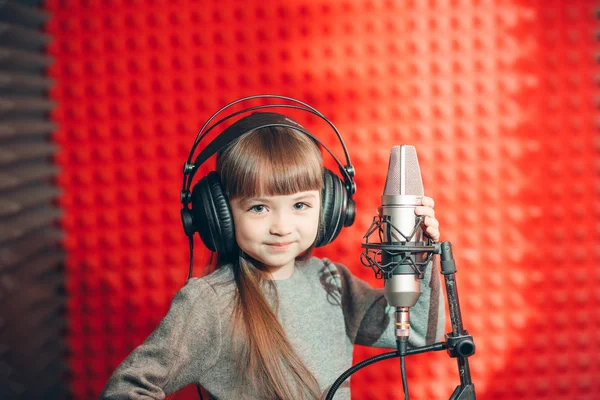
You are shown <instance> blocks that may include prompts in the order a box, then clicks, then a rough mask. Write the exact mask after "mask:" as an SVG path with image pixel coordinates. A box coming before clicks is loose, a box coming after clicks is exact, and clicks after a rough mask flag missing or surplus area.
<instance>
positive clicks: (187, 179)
mask: <svg viewBox="0 0 600 400" xmlns="http://www.w3.org/2000/svg"><path fill="white" fill-rule="evenodd" d="M257 98H267V99H268V98H276V99H284V100H289V101H292V102H296V103H298V104H301V105H302V106H295V105H290V104H270V105H262V106H255V107H249V108H245V109H243V110H241V111H238V112H235V113H233V114H230V115H228V116H226V117H225V118H223V119H221V120H219V121H217V122H216V123H214V124H213V125H212V126H210V127H209V128H208V129H206V127H207V126H208V124H209V123H210V122H211V121H212V120H213V119H214V118H215V117H216V116H217V115H218V114H220V113H221V112H223V111H224V110H225V109H227V108H229V107H231V106H233V105H235V104H237V103H240V102H243V101H247V100H252V99H257ZM264 108H293V109H298V110H302V111H305V112H308V113H311V114H313V115H316V116H318V117H319V118H321V119H323V120H324V121H325V122H327V123H328V124H329V125H330V126H331V127H332V129H333V130H334V131H335V133H336V135H337V137H338V139H339V140H340V144H341V145H342V148H343V150H344V155H345V157H346V161H347V165H346V166H344V165H343V164H342V163H341V162H340V160H339V159H338V158H337V157H336V156H335V155H334V154H333V152H332V151H331V150H329V148H327V146H325V145H324V144H323V143H322V142H321V141H320V140H319V139H317V138H316V137H315V136H314V135H313V134H311V133H310V132H308V131H307V130H306V129H305V128H304V127H303V126H302V125H300V124H299V123H298V122H296V121H294V120H293V119H291V118H290V117H287V116H285V115H282V114H278V113H274V112H260V113H258V112H256V113H253V114H251V115H249V116H247V117H245V118H242V119H240V120H239V121H236V122H235V123H234V124H232V125H231V126H229V127H228V128H227V129H225V130H224V131H223V132H221V133H220V134H219V135H218V136H217V137H216V138H214V139H213V140H212V141H211V142H209V143H208V145H206V147H205V148H204V149H203V150H202V151H201V152H200V154H199V155H198V156H197V157H196V159H195V160H194V162H193V163H192V162H191V161H192V157H193V154H194V151H195V149H196V147H197V146H198V144H199V142H200V141H201V140H202V139H203V138H204V137H205V136H206V135H207V134H208V133H209V132H210V131H211V130H212V129H214V128H215V127H216V126H217V125H219V124H221V123H222V122H224V121H226V120H228V119H230V118H233V117H235V116H237V115H240V114H243V113H246V112H250V111H254V110H258V109H264ZM273 126H281V127H288V128H291V129H295V130H297V131H300V132H302V133H303V134H305V135H307V136H309V137H311V138H312V139H313V140H314V141H315V142H317V143H318V144H320V145H321V146H322V147H323V148H324V149H325V150H326V151H327V152H328V153H329V154H330V155H331V156H332V157H333V159H334V160H335V162H336V163H337V164H338V166H339V169H340V174H342V175H343V177H344V183H345V185H346V190H347V191H348V193H349V194H350V195H352V194H354V193H355V192H356V183H355V182H354V180H353V178H354V167H353V166H352V163H351V162H350V155H349V154H348V150H347V149H346V145H345V144H344V140H343V139H342V136H341V134H340V133H339V131H338V130H337V128H336V127H335V125H333V123H332V122H331V121H329V119H327V118H326V117H325V116H324V115H323V114H321V113H320V112H319V111H317V110H316V109H315V108H313V107H311V106H309V105H308V104H306V103H303V102H301V101H299V100H296V99H293V98H290V97H285V96H278V95H257V96H249V97H244V98H242V99H239V100H236V101H233V102H231V103H229V104H227V105H226V106H225V107H223V108H221V109H220V110H219V111H217V112H216V113H214V114H213V115H212V116H211V117H210V118H209V119H208V120H207V121H206V123H205V124H204V126H203V127H202V129H201V130H200V132H198V135H197V136H196V140H195V141H194V145H193V146H192V149H191V150H190V154H189V156H188V160H187V162H186V163H185V164H184V168H183V175H184V176H183V186H182V190H181V202H182V203H183V204H184V206H187V204H188V203H189V201H190V186H191V183H192V179H193V177H194V175H195V173H196V171H197V170H198V168H199V167H200V165H202V164H203V163H204V162H206V161H207V160H208V159H209V158H210V157H211V156H213V155H214V154H216V153H217V152H219V151H221V150H223V149H224V148H225V147H227V145H228V144H229V143H231V142H232V141H234V140H235V139H237V138H238V137H240V136H241V135H243V134H245V133H248V132H249V131H251V130H256V129H260V128H266V127H273Z"/></svg>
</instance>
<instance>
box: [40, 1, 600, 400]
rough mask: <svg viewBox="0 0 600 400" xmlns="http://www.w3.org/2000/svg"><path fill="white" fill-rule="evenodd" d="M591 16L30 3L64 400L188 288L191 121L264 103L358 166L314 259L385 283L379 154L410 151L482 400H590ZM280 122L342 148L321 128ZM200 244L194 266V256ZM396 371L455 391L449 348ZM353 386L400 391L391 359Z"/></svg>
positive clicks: (597, 343) (557, 11)
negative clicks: (183, 191) (45, 36)
mask: <svg viewBox="0 0 600 400" xmlns="http://www.w3.org/2000/svg"><path fill="white" fill-rule="evenodd" d="M217 3H218V4H217ZM599 6H600V3H599V2H598V1H591V0H590V1H586V0H577V1H568V0H561V1H559V0H546V1H541V0H538V1H523V0H521V1H519V0H504V1H493V0H479V1H477V0H473V1H460V0H446V1H435V0H429V1H416V0H403V1H386V0H379V1H377V0H356V1H351V0H337V1H329V0H289V1H285V2H263V1H255V0H247V1H244V2H241V1H240V2H238V1H233V0H226V1H220V2H212V1H206V2H201V1H178V2H168V1H164V0H156V1H151V0H146V1H141V0H138V1H117V0H113V1H110V0H105V1H102V2H101V1H97V2H93V1H76V0H71V1H57V0H49V1H47V2H46V5H45V7H46V9H47V10H48V11H50V12H51V13H52V15H53V17H52V20H51V22H50V24H49V25H48V31H49V32H50V33H51V34H52V35H53V37H54V38H55V40H54V42H53V44H52V45H51V46H50V53H51V54H52V56H53V57H55V59H56V62H55V64H54V65H53V66H52V68H51V70H50V75H51V76H52V77H53V78H54V79H55V80H56V86H55V87H54V89H53V91H52V97H53V98H54V100H56V101H57V103H58V104H59V106H58V108H57V110H56V112H55V113H54V115H53V118H54V120H55V121H56V122H57V123H58V124H59V130H58V132H57V133H56V135H55V141H56V142H57V143H58V144H60V146H61V152H60V155H59V156H58V158H57V163H58V164H59V165H60V166H61V167H62V175H61V177H60V184H61V186H62V187H63V189H64V194H63V197H62V200H61V202H62V206H63V207H64V209H65V211H66V213H65V218H64V221H63V223H64V229H65V230H66V232H67V236H66V239H65V246H66V248H67V249H68V260H67V273H68V275H67V288H68V295H69V300H68V321H69V328H68V343H69V362H70V365H71V370H72V373H71V376H70V380H71V385H72V391H73V394H74V397H75V398H77V399H84V398H93V397H97V396H98V394H99V393H100V391H101V390H102V387H103V385H104V383H105V382H106V380H107V379H108V377H109V375H110V373H111V372H112V371H113V370H114V368H115V367H116V366H117V365H118V364H119V363H120V362H121V361H122V360H123V358H124V357H125V356H126V355H127V354H128V353H129V352H130V351H131V350H132V349H133V348H134V347H135V346H137V345H138V344H140V343H141V342H142V341H143V339H144V338H145V337H146V336H147V335H148V334H149V333H150V332H151V331H152V330H153V329H154V328H155V327H156V325H157V324H158V322H159V321H160V319H161V318H162V316H163V315H164V314H165V312H166V311H167V309H168V306H169V302H170V300H171V298H172V296H173V295H174V293H175V292H176V291H177V290H178V289H179V288H180V287H181V286H182V285H183V284H184V282H185V279H186V276H187V263H188V250H187V242H186V238H185V236H184V234H183V231H182V229H181V224H180V221H179V207H180V204H179V190H180V187H181V184H180V182H181V168H182V165H183V162H184V160H185V158H186V157H187V154H188V151H189V148H190V146H191V144H192V142H193V139H194V137H195V135H196V133H197V131H198V130H199V128H200V127H201V125H202V123H203V122H204V121H205V119H206V118H207V117H208V116H209V115H210V114H212V112H214V111H216V110H217V109H218V108H220V107H221V106H223V105H224V104H226V103H227V102H229V101H231V100H234V99H236V98H239V97H243V96H246V95H251V94H258V93H276V94H282V95H287V96H292V97H295V98H298V99H301V100H304V101H307V102H308V103H309V104H311V105H312V106H314V107H316V108H317V109H319V110H320V111H321V112H323V113H324V114H325V115H327V116H328V117H329V118H330V119H331V120H333V122H334V123H335V124H336V125H337V127H338V128H339V129H340V130H341V132H342V134H343V136H344V138H345V140H346V142H347V145H348V147H349V151H350V154H351V156H352V160H353V162H354V164H355V166H356V169H357V178H356V180H357V184H358V188H359V190H358V193H357V196H356V200H357V205H358V208H359V215H358V218H357V221H356V223H355V224H354V226H352V227H351V228H349V229H346V230H345V231H344V232H343V233H342V235H341V236H340V237H339V238H338V239H337V240H336V242H334V243H333V244H331V245H329V246H327V247H326V248H325V249H322V250H320V251H319V252H318V255H320V256H328V257H330V258H333V259H335V260H338V261H340V262H342V263H344V264H346V265H348V266H349V267H350V268H351V269H352V270H353V272H354V273H355V274H356V275H358V276H360V277H362V278H364V279H366V280H368V281H371V282H372V283H373V284H374V285H381V282H378V281H375V280H374V278H373V276H372V273H371V271H370V270H369V269H366V268H364V267H362V266H361V265H360V262H359V254H360V251H361V249H360V240H361V237H362V235H363V233H364V232H365V230H366V229H367V227H368V226H369V224H370V222H371V219H372V217H373V213H374V211H375V209H376V207H377V206H378V204H379V203H380V195H381V192H382V189H383V184H384V180H385V173H386V169H387V162H388V157H389V152H390V148H391V146H393V145H396V144H402V143H406V144H413V145H415V146H416V148H417V152H418V156H419V160H420V164H421V170H422V173H423V180H424V184H425V188H426V193H427V194H428V195H429V196H431V197H433V198H434V199H435V200H436V203H437V205H436V212H437V215H438V219H439V220H440V221H441V230H442V239H443V240H449V241H451V242H452V243H453V245H454V253H455V257H456V259H457V263H458V264H457V265H458V268H459V272H458V276H457V279H458V284H459V293H460V298H461V305H462V310H463V317H464V320H465V327H466V328H467V329H468V330H469V331H470V333H472V334H473V336H474V338H475V340H476V344H477V353H476V355H475V356H474V357H472V358H471V369H472V376H473V380H474V383H475V385H476V389H477V395H478V398H479V399H483V400H486V399H514V398H523V399H593V398H600V383H599V382H600V351H599V350H600V336H599V335H598V328H599V325H600V312H599V311H598V310H599V309H600V307H599V306H600V290H599V289H597V286H598V284H599V283H600V272H598V271H599V270H598V268H597V267H596V264H597V262H598V260H599V258H600V248H599V246H598V239H599V230H598V226H599V225H598V216H599V214H600V201H599V197H598V190H599V188H600V181H599V174H598V171H599V168H600V164H598V157H597V156H598V149H599V143H600V141H599V139H600V135H599V132H598V126H597V124H598V109H597V101H598V95H599V94H600V93H599V90H598V75H599V74H598V72H599V71H598V64H597V58H596V57H597V56H598V54H599V50H600V49H599V45H598V41H597V37H596V35H597V32H598V31H599V30H600V29H599V28H600V23H599V20H598V18H597V15H596V9H597V8H598V7H599ZM296 118H298V119H299V120H300V121H301V122H304V123H305V124H306V125H307V126H308V127H309V129H311V130H313V131H314V132H316V133H317V135H318V136H319V137H320V138H322V139H323V140H324V142H325V143H326V144H327V145H328V146H333V147H334V148H335V149H336V150H337V151H338V153H337V154H338V156H340V157H341V155H342V154H341V152H340V151H339V147H336V146H337V144H336V141H335V139H334V136H333V135H332V134H331V133H330V132H328V131H327V129H326V127H325V126H323V125H320V123H319V122H318V121H316V120H315V119H307V118H306V116H303V115H297V116H296ZM197 248H198V249H199V248H201V244H200V242H199V241H198V242H197ZM197 253H200V254H197V255H196V263H195V264H196V274H195V275H199V274H201V267H202V265H203V264H204V263H205V262H206V261H207V259H208V258H207V257H208V255H207V254H206V253H204V254H202V252H201V251H197ZM377 352H379V351H376V350H373V349H368V348H357V350H356V353H355V354H356V356H355V360H356V361H359V360H362V359H364V358H366V357H369V356H372V355H374V354H376V353H377ZM407 365H408V375H409V387H410V391H411V398H413V399H415V400H418V399H443V398H448V397H449V395H450V393H451V392H452V390H453V388H454V386H456V385H457V384H458V375H457V372H456V363H455V361H454V360H451V359H449V358H448V357H447V356H446V355H445V354H441V353H440V354H434V355H420V356H416V357H414V358H410V359H409V360H408V361H407ZM352 386H353V398H356V399H392V398H401V393H402V390H401V384H400V379H399V372H398V367H397V360H390V361H389V362H384V363H380V364H376V365H375V366H372V367H370V368H368V369H367V370H365V371H362V372H361V373H359V374H357V375H356V376H355V377H354V378H353V383H352ZM189 389H193V388H188V390H183V391H182V392H180V393H177V394H175V395H172V396H171V398H179V399H192V398H196V396H197V395H196V394H195V393H194V391H193V390H189Z"/></svg>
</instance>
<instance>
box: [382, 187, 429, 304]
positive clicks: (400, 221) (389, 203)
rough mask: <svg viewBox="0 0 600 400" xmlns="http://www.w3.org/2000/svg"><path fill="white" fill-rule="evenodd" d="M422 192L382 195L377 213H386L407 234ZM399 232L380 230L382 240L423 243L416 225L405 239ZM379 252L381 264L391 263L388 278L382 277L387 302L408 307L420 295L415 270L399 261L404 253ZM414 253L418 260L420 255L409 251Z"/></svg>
mask: <svg viewBox="0 0 600 400" xmlns="http://www.w3.org/2000/svg"><path fill="white" fill-rule="evenodd" d="M422 199H423V197H422V196H409V195H387V196H386V195H383V196H382V206H381V211H380V215H382V216H384V217H385V216H389V221H390V222H391V224H392V225H393V226H394V227H395V228H397V229H398V230H399V231H400V232H402V234H403V235H404V236H406V237H410V235H411V233H412V232H413V231H414V230H415V224H416V223H417V222H416V220H417V217H416V215H415V207H417V206H420V205H421V204H422ZM404 236H402V235H397V234H396V232H394V231H393V230H391V229H389V230H387V232H386V230H384V232H383V239H384V241H385V243H386V244H390V245H393V246H397V248H399V249H401V247H400V246H402V245H404V244H408V243H412V244H417V243H423V232H422V231H421V230H419V229H417V231H416V232H415V234H414V235H412V237H411V238H410V241H407V240H406V239H405V237H404ZM394 253H396V252H393V253H390V252H383V253H382V255H381V257H382V264H392V265H395V268H394V269H393V270H392V274H391V276H390V277H389V278H387V279H385V281H384V282H385V283H384V285H385V292H384V294H385V298H386V300H387V302H388V304H389V305H391V306H394V307H412V306H414V305H415V304H416V303H417V300H418V299H419V296H420V295H421V277H420V276H419V275H418V274H417V273H416V272H415V269H414V268H413V267H412V265H411V264H410V263H402V259H403V258H404V257H406V254H404V253H402V252H399V253H398V254H394ZM409 257H417V258H416V260H415V261H422V258H423V256H422V255H409Z"/></svg>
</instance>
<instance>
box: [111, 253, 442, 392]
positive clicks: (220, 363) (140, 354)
mask: <svg viewBox="0 0 600 400" xmlns="http://www.w3.org/2000/svg"><path fill="white" fill-rule="evenodd" d="M431 278H432V271H431V270H428V271H427V273H426V276H425V279H424V280H423V282H422V284H421V291H422V294H421V297H420V298H419V300H418V302H417V304H416V305H415V306H414V307H412V308H411V334H410V339H409V340H410V345H411V346H413V347H414V346H422V345H425V344H430V343H433V342H435V341H436V340H439V339H440V338H441V336H442V335H443V329H444V302H443V300H442V291H441V290H440V279H439V274H437V273H435V272H434V273H433V279H431ZM275 283H276V287H277V293H278V295H279V308H278V318H279V320H280V322H281V324H282V326H283V328H284V329H285V331H286V333H287V335H288V338H289V340H290V342H291V343H292V345H293V346H294V348H295V350H296V352H297V353H298V355H299V356H300V357H301V358H302V360H303V361H304V363H305V365H306V366H307V367H308V368H309V370H310V371H311V372H312V373H313V375H314V376H315V378H317V381H318V382H319V385H320V386H321V388H322V390H323V392H324V393H327V391H328V389H329V387H330V386H331V385H332V384H333V382H334V381H335V380H336V379H337V378H338V377H339V375H340V374H341V373H342V372H344V371H345V370H346V369H348V368H349V367H350V366H351V365H352V349H353V345H354V344H361V345H368V346H375V347H388V348H395V346H396V339H395V336H394V314H393V313H394V309H393V308H392V307H389V306H388V305H387V302H386V300H385V298H384V297H383V290H382V289H374V288H372V287H370V286H369V285H368V284H367V283H366V282H364V281H362V280H360V279H358V278H356V277H354V276H353V275H352V274H351V273H350V271H348V269H347V268H345V267H344V266H341V265H339V264H334V263H333V262H331V261H329V260H327V259H318V258H311V259H309V260H307V261H304V262H298V263H297V264H296V268H295V271H294V274H293V275H292V276H291V277H290V278H289V279H286V280H280V281H275ZM234 293H235V283H234V282H233V272H232V271H231V267H227V266H225V267H222V268H220V269H218V270H217V271H215V272H214V273H212V274H210V275H208V276H205V277H202V278H193V279H190V280H189V281H188V283H187V284H186V285H185V286H184V287H183V288H182V289H181V290H180V291H179V292H178V293H177V294H176V295H175V298H174V299H173V302H172V303H171V308H170V310H169V312H168V314H167V315H166V316H165V318H164V319H163V320H162V321H161V323H160V325H159V326H158V327H157V328H156V330H155V331H154V332H153V333H152V334H151V335H150V336H149V337H148V338H147V339H146V341H144V343H143V344H141V345H140V346H139V347H137V348H136V349H134V350H133V352H132V353H131V354H130V355H129V356H128V357H127V358H126V359H125V360H124V361H123V362H122V363H121V365H119V367H118V368H117V369H116V371H115V372H114V373H113V375H112V376H111V378H110V380H109V381H108V383H107V384H106V387H105V388H104V392H103V393H102V395H101V399H121V400H122V399H162V398H164V397H165V396H166V395H167V394H169V393H172V392H175V391H177V390H179V389H180V388H182V387H184V386H186V385H188V384H192V383H193V384H200V385H202V386H203V387H204V388H206V389H207V390H208V391H209V392H210V393H211V395H212V397H214V398H216V399H233V398H236V399H237V398H241V397H240V395H239V393H244V395H243V398H248V399H254V398H255V397H254V396H252V394H251V393H248V390H246V389H247V388H240V387H236V386H237V385H238V382H239V381H240V379H239V378H238V377H237V371H236V368H235V360H236V354H234V351H233V348H234V346H233V345H232V344H233V343H234V340H235V338H234V337H233V332H232V330H231V329H230V327H229V321H230V317H231V314H232V310H233V304H234V302H233V296H234ZM234 393H236V394H234ZM349 398H350V389H349V384H348V383H347V382H346V383H345V384H344V385H343V386H342V387H341V388H340V389H339V390H338V391H337V393H336V396H335V399H336V400H337V399H349Z"/></svg>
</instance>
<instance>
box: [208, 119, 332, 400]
mask: <svg viewBox="0 0 600 400" xmlns="http://www.w3.org/2000/svg"><path fill="white" fill-rule="evenodd" d="M217 172H218V173H219V175H220V177H221V180H222V182H223V186H224V188H225V192H226V195H227V196H228V198H229V199H234V198H237V197H254V196H261V195H266V196H273V195H289V194H293V193H296V192H300V191H308V190H321V189H322V187H323V161H322V157H321V153H320V151H319V148H318V146H317V145H316V144H315V143H314V142H313V141H312V139H310V138H309V137H308V136H306V135H304V134H302V133H300V132H298V131H296V130H293V129H290V128H283V127H270V128H263V129H260V130H255V131H253V132H250V133H247V134H245V135H243V136H242V137H240V138H239V139H237V140H236V141H235V142H234V143H233V144H231V145H230V146H229V147H228V148H226V149H225V150H224V151H222V152H221V153H219V154H218V156H217ZM310 250H312V247H311V249H309V250H308V251H307V252H306V253H305V254H304V255H302V256H303V258H304V257H307V256H309V255H310ZM224 256H225V255H219V260H223V261H224V260H225V257H224ZM228 258H229V261H230V262H232V264H233V271H234V277H235V283H236V287H237V290H236V295H235V305H234V312H233V316H232V317H233V326H234V329H236V330H239V331H241V332H242V333H243V334H242V335H239V336H241V338H242V339H241V341H242V342H241V349H240V354H239V358H238V363H237V367H238V369H239V371H240V376H241V377H244V378H245V379H246V380H247V382H246V384H249V385H250V386H251V387H252V388H253V391H254V393H255V395H256V396H258V398H260V399H285V400H288V399H316V398H319V392H320V390H319V385H318V383H317V380H316V379H315V377H314V376H313V375H312V374H311V372H310V371H309V369H308V368H307V367H306V366H305V365H304V363H303V362H302V360H301V359H300V357H299V356H298V355H297V354H296V352H295V350H294V348H293V347H292V345H291V343H290V341H289V339H288V337H287V335H286V333H285V330H284V329H283V327H282V326H281V324H280V323H279V320H278V319H277V306H278V297H277V291H276V288H275V284H274V283H273V282H272V281H271V280H269V279H267V275H266V274H265V272H263V271H262V270H261V269H259V268H257V266H255V265H254V264H253V262H252V260H249V259H247V258H244V257H242V256H237V255H236V256H235V257H233V259H232V257H228ZM219 264H220V262H219ZM266 290H268V293H270V294H272V295H273V302H274V308H271V306H270V304H269V301H268V300H267V297H266V296H265V292H264V291H266Z"/></svg>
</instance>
